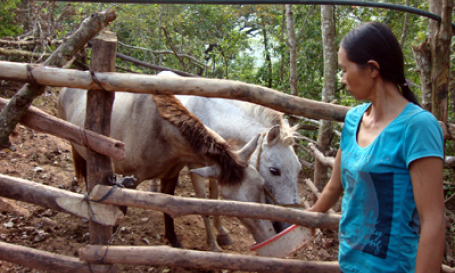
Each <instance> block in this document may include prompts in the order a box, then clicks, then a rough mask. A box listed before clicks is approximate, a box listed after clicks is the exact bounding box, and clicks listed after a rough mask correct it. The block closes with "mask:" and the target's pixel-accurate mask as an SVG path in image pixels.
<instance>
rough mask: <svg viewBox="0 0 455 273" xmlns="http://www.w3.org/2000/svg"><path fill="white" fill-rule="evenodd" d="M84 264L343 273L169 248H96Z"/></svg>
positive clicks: (83, 255) (83, 252)
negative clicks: (101, 263)
mask: <svg viewBox="0 0 455 273" xmlns="http://www.w3.org/2000/svg"><path fill="white" fill-rule="evenodd" d="M78 253H79V257H80V259H81V260H83V261H86V262H92V261H95V260H96V258H97V257H102V259H101V261H102V262H103V263H107V264H114V263H119V264H130V265H150V266H160V265H161V266H169V267H189V268H204V269H207V268H208V269H228V270H242V271H251V272H272V273H278V272H285V273H335V272H340V267H339V265H338V263H337V262H313V261H311V262H308V261H301V260H285V259H277V258H264V257H257V256H246V255H239V254H229V253H217V252H209V251H196V250H183V249H177V248H171V247H167V246H108V247H107V246H95V245H88V246H85V247H83V248H81V249H79V251H78Z"/></svg>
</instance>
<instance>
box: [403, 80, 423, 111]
mask: <svg viewBox="0 0 455 273" xmlns="http://www.w3.org/2000/svg"><path fill="white" fill-rule="evenodd" d="M400 88H401V93H402V94H403V96H404V97H405V98H406V99H407V100H408V101H410V102H412V103H414V104H415V105H418V106H420V107H422V106H421V105H420V103H419V102H418V101H417V98H416V96H415V95H414V92H412V90H411V88H409V81H406V82H405V83H404V84H401V85H400Z"/></svg>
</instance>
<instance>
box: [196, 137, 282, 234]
mask: <svg viewBox="0 0 455 273" xmlns="http://www.w3.org/2000/svg"><path fill="white" fill-rule="evenodd" d="M257 142H258V136H257V137H255V138H253V139H252V140H251V141H250V142H248V144H246V145H245V146H244V147H243V148H242V149H241V150H239V151H237V152H236V154H237V155H238V156H239V158H240V159H241V160H242V161H245V162H247V161H248V159H249V158H250V156H251V155H252V154H253V152H254V151H255V149H256V145H257ZM244 168H245V170H244V171H245V176H244V179H243V180H242V181H240V183H238V184H221V183H219V184H218V188H219V192H220V194H221V196H222V197H223V198H224V199H226V200H234V201H242V202H255V203H262V204H265V203H266V197H265V192H264V179H263V178H262V177H261V175H260V174H259V173H258V171H257V170H256V168H254V166H252V165H251V164H248V165H246V166H244ZM190 172H192V173H196V174H198V175H200V176H202V177H206V178H215V179H217V180H218V181H220V176H221V175H222V174H221V172H222V171H221V168H220V167H219V166H218V165H212V166H209V167H203V168H199V169H192V170H190ZM240 221H241V222H242V224H243V225H244V226H245V227H246V228H247V229H248V230H249V231H250V233H251V234H253V237H254V239H255V240H256V242H258V243H260V242H263V241H265V240H266V239H268V238H270V237H272V236H274V235H275V234H276V232H275V230H274V228H273V225H272V222H271V221H270V220H262V219H250V218H240Z"/></svg>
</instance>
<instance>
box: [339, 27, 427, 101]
mask: <svg viewBox="0 0 455 273" xmlns="http://www.w3.org/2000/svg"><path fill="white" fill-rule="evenodd" d="M341 46H342V47H343V48H344V49H345V51H346V54H347V58H348V60H349V61H351V62H353V63H356V64H357V65H359V66H366V65H367V63H368V61H370V60H374V61H376V62H377V63H378V64H379V66H380V68H379V73H380V75H381V77H382V78H383V79H384V80H386V81H390V82H392V83H396V84H397V85H398V86H400V88H401V92H402V93H403V96H404V97H405V98H406V99H407V100H408V101H410V102H413V103H415V104H417V105H420V104H419V102H418V101H417V99H416V97H415V95H414V93H412V91H411V89H410V88H409V85H408V83H407V82H406V78H405V76H404V58H403V52H402V51H401V47H400V44H399V43H398V40H397V38H396V37H395V35H394V34H393V32H392V31H391V30H390V28H389V27H388V26H386V25H384V24H382V23H378V22H368V23H363V24H361V25H360V26H358V27H357V28H355V29H353V30H351V31H350V32H349V33H348V34H347V35H346V36H345V37H344V38H343V40H342V41H341Z"/></svg>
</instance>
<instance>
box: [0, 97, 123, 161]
mask: <svg viewBox="0 0 455 273" xmlns="http://www.w3.org/2000/svg"><path fill="white" fill-rule="evenodd" d="M8 102H9V100H7V99H2V98H0V109H2V108H3V107H4V106H5V105H6V104H7V103H8ZM20 123H22V124H24V125H25V126H27V127H28V128H31V129H33V130H38V131H40V132H43V133H47V134H52V135H54V136H57V137H60V138H64V139H66V140H69V141H71V142H73V143H76V144H79V145H82V146H86V147H89V148H91V149H93V150H94V151H97V152H98V153H101V154H104V155H107V156H109V157H112V158H114V159H116V160H119V161H122V160H124V159H125V144H124V143H123V142H121V141H118V140H116V139H113V138H110V137H106V136H103V135H100V134H97V133H95V132H93V131H90V130H87V129H84V128H82V127H79V126H76V125H74V124H72V123H70V122H67V121H64V120H62V119H59V118H56V117H54V116H51V115H49V114H46V113H45V112H43V111H41V110H40V109H38V108H36V107H34V106H30V108H29V109H28V111H27V113H26V114H25V115H24V117H23V118H22V120H21V121H20Z"/></svg>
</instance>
